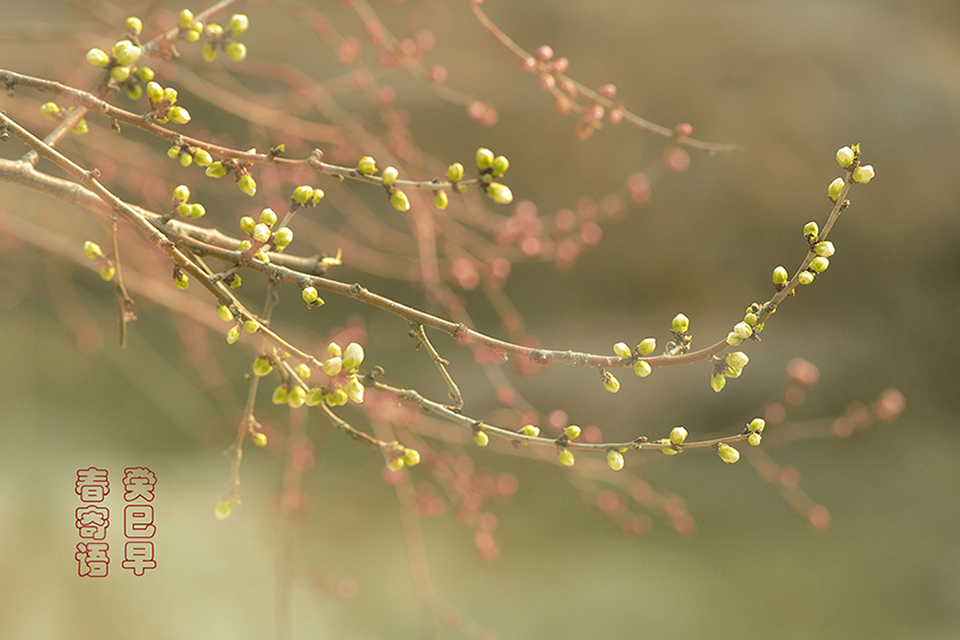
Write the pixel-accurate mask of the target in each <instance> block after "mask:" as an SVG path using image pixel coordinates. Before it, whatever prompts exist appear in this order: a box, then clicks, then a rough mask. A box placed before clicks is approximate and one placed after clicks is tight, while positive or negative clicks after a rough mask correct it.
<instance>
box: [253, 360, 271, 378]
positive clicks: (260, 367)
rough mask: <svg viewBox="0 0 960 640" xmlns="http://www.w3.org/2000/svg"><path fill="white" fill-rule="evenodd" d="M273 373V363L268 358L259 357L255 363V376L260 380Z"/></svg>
mask: <svg viewBox="0 0 960 640" xmlns="http://www.w3.org/2000/svg"><path fill="white" fill-rule="evenodd" d="M271 371H273V363H272V362H270V358H267V357H266V356H259V357H258V358H257V359H256V360H254V361H253V374H254V375H255V376H257V377H259V378H262V377H263V376H265V375H267V374H268V373H270V372H271Z"/></svg>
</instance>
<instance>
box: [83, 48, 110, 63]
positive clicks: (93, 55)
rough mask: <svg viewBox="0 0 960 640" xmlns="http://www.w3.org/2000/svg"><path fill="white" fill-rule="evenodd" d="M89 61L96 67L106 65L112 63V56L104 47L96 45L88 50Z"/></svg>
mask: <svg viewBox="0 0 960 640" xmlns="http://www.w3.org/2000/svg"><path fill="white" fill-rule="evenodd" d="M87 62H88V63H90V64H91V65H93V66H95V67H105V66H107V65H108V64H110V56H109V55H108V54H107V52H106V51H104V50H103V49H97V48H96V47H94V48H93V49H90V51H87Z"/></svg>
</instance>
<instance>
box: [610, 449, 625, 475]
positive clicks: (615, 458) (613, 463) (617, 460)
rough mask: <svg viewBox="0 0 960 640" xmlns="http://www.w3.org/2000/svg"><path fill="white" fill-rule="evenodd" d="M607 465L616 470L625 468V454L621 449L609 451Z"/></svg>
mask: <svg viewBox="0 0 960 640" xmlns="http://www.w3.org/2000/svg"><path fill="white" fill-rule="evenodd" d="M607 465H608V466H609V467H610V468H611V469H613V470H614V471H620V469H623V454H622V453H620V452H619V451H610V452H609V453H607Z"/></svg>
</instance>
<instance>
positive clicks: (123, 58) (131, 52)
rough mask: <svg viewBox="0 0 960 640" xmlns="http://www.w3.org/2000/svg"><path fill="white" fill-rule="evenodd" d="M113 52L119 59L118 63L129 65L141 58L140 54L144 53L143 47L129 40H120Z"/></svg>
mask: <svg viewBox="0 0 960 640" xmlns="http://www.w3.org/2000/svg"><path fill="white" fill-rule="evenodd" d="M111 52H112V53H113V56H114V57H115V58H116V59H117V63H118V64H120V65H121V66H124V67H127V66H129V65H131V64H133V63H134V62H136V61H137V60H139V59H140V54H141V53H143V49H141V48H140V47H138V46H136V45H135V44H133V43H132V42H130V41H129V40H120V41H119V42H117V43H116V44H114V45H113V48H112V49H111ZM128 71H129V70H128Z"/></svg>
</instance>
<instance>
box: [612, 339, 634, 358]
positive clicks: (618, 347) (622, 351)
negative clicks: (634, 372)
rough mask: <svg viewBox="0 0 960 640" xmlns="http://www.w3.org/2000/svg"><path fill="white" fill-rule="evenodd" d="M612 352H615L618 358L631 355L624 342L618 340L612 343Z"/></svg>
mask: <svg viewBox="0 0 960 640" xmlns="http://www.w3.org/2000/svg"><path fill="white" fill-rule="evenodd" d="M613 352H614V353H615V354H617V357H618V358H629V357H631V356H632V355H633V353H632V352H631V351H630V347H628V346H627V343H626V342H618V343H617V344H615V345H613Z"/></svg>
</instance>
